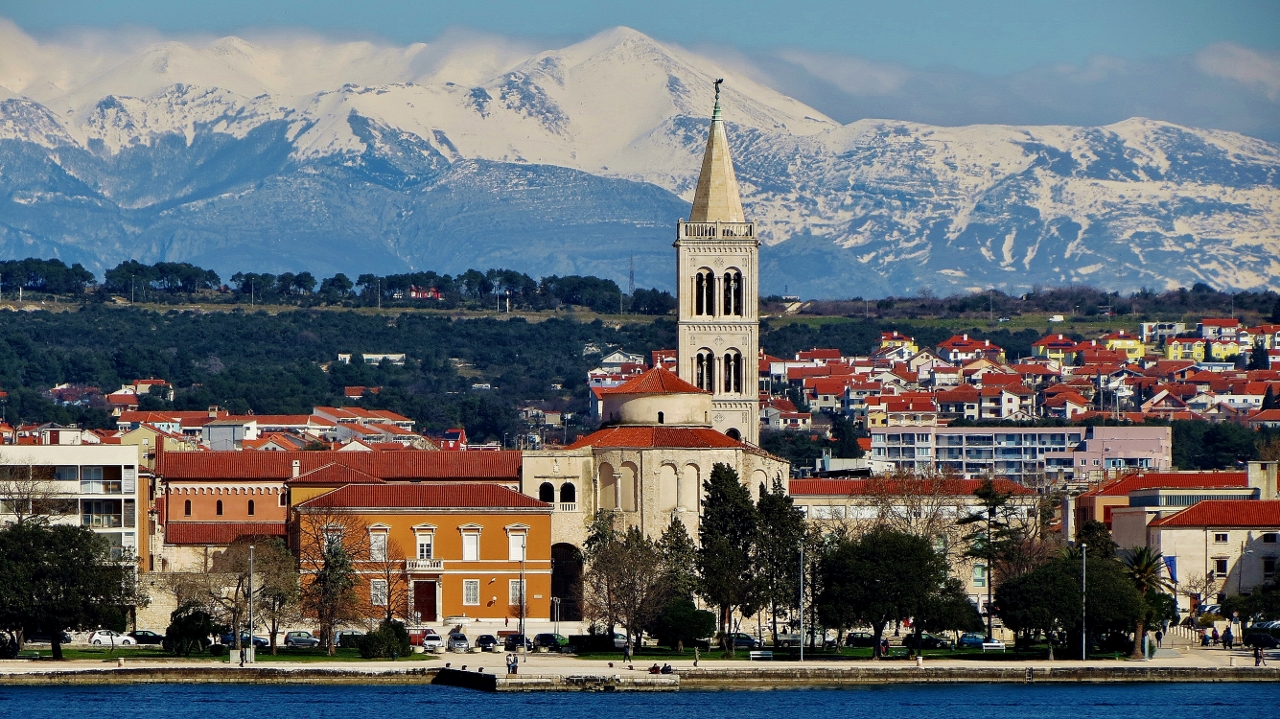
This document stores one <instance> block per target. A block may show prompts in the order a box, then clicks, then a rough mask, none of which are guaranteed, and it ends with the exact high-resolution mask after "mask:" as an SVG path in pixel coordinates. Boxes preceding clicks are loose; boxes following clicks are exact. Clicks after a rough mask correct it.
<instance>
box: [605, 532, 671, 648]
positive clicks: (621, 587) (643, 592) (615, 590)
mask: <svg viewBox="0 0 1280 719" xmlns="http://www.w3.org/2000/svg"><path fill="white" fill-rule="evenodd" d="M589 556H590V563H589V564H588V566H587V570H586V572H584V574H583V600H584V605H583V613H584V615H585V616H586V617H587V618H589V619H591V620H593V621H596V622H598V623H602V624H606V625H608V626H609V627H610V628H612V627H613V626H614V625H615V624H621V625H622V626H623V627H625V628H626V630H627V636H628V637H638V636H640V632H641V631H642V629H643V628H644V626H645V624H646V623H648V622H649V620H651V619H652V618H653V617H654V616H655V615H656V614H657V613H658V612H659V611H660V610H661V609H662V603H663V602H664V601H665V600H666V598H667V596H668V591H669V589H670V588H669V586H668V584H667V582H666V581H665V579H666V577H667V568H666V565H665V564H664V563H663V561H662V552H661V551H660V550H659V549H658V546H657V544H655V543H654V542H653V540H651V539H649V538H648V537H646V536H644V533H643V532H641V531H640V529H639V528H637V527H632V528H630V529H628V530H627V531H626V532H622V533H619V532H614V531H612V530H610V531H609V532H608V534H607V536H605V537H603V538H602V539H601V541H599V542H598V543H597V544H596V545H595V546H593V547H592V548H591V552H590V555H589Z"/></svg>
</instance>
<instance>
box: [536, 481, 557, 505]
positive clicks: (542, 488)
mask: <svg viewBox="0 0 1280 719" xmlns="http://www.w3.org/2000/svg"><path fill="white" fill-rule="evenodd" d="M538 501H539V502H554V501H556V486H555V485H554V484H552V483H550V482H543V483H542V484H540V485H538Z"/></svg>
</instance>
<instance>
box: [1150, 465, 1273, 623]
mask: <svg viewBox="0 0 1280 719" xmlns="http://www.w3.org/2000/svg"><path fill="white" fill-rule="evenodd" d="M1267 464H1268V465H1270V466H1269V469H1268V470H1263V471H1264V472H1266V473H1267V474H1268V476H1269V480H1270V487H1269V491H1268V490H1266V489H1264V490H1263V498H1261V499H1230V500H1220V499H1219V500H1215V499H1206V500H1203V501H1200V502H1196V503H1195V504H1193V505H1191V506H1190V507H1187V508H1185V509H1182V510H1181V511H1176V512H1172V513H1168V514H1165V515H1164V516H1161V517H1160V518H1158V519H1155V520H1153V521H1151V523H1150V524H1149V525H1147V527H1146V539H1147V541H1146V546H1148V547H1150V548H1151V549H1154V550H1158V551H1160V552H1162V553H1163V554H1164V557H1165V562H1166V566H1167V568H1168V569H1169V570H1170V571H1169V573H1170V574H1172V575H1173V576H1172V577H1171V578H1172V579H1173V580H1174V581H1176V582H1178V583H1182V584H1185V583H1187V582H1188V580H1189V579H1192V578H1194V577H1197V576H1203V577H1211V578H1213V579H1216V580H1217V581H1218V582H1219V584H1218V586H1219V592H1220V593H1219V594H1218V596H1213V597H1200V598H1199V599H1200V601H1201V602H1204V603H1214V602H1217V601H1220V600H1221V599H1223V598H1225V595H1228V594H1247V593H1249V592H1251V591H1253V589H1255V588H1256V587H1258V586H1259V585H1261V584H1264V583H1267V582H1270V581H1272V580H1273V579H1274V578H1275V574H1276V565H1277V562H1280V499H1277V498H1276V492H1275V482H1276V464H1275V463H1274V462H1270V463H1267ZM1183 609H1187V610H1189V609H1191V607H1184V608H1183Z"/></svg>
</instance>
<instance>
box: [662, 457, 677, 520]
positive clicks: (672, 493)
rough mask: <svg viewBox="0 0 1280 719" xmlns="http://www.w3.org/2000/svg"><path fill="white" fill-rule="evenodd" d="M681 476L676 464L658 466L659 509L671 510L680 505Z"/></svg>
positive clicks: (663, 510)
mask: <svg viewBox="0 0 1280 719" xmlns="http://www.w3.org/2000/svg"><path fill="white" fill-rule="evenodd" d="M679 484H680V476H679V472H678V471H677V470H676V466H675V465H674V464H663V465H662V466H661V467H659V468H658V511H660V512H670V511H672V510H673V509H675V508H676V507H677V506H679V502H680V499H679V494H680V487H679Z"/></svg>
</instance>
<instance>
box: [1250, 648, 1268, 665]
mask: <svg viewBox="0 0 1280 719" xmlns="http://www.w3.org/2000/svg"><path fill="white" fill-rule="evenodd" d="M1253 665H1254V666H1255V667H1265V666H1266V665H1267V655H1266V654H1264V653H1263V652H1262V647H1261V646H1259V645H1256V644H1255V645H1254V647H1253Z"/></svg>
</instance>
